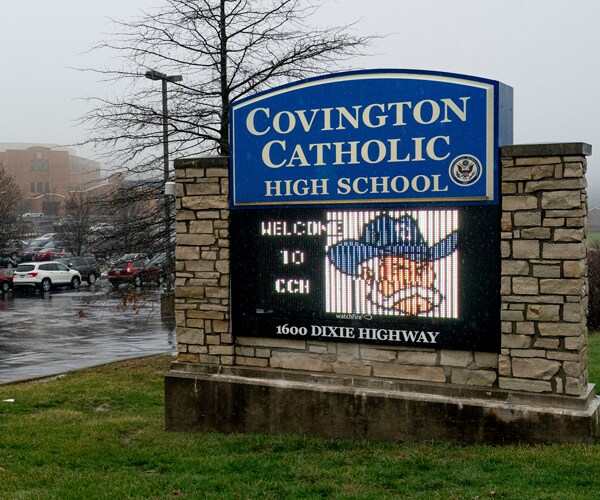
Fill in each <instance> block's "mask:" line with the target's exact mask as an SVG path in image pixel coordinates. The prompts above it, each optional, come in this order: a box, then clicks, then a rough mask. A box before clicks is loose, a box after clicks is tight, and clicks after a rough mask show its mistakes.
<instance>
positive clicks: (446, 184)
mask: <svg viewBox="0 0 600 500" xmlns="http://www.w3.org/2000/svg"><path fill="white" fill-rule="evenodd" d="M511 142H512V89H511V88H510V87H507V86H505V85H503V84H501V83H499V82H496V81H492V80H485V79H481V78H474V77H469V76H463V75H454V74H446V73H431V72H422V71H419V72H417V71H404V70H372V71H358V72H348V73H339V74H333V75H328V76H326V77H323V78H313V79H308V80H303V81H300V82H297V83H294V84H291V85H285V86H282V87H278V88H275V89H273V90H270V91H267V92H264V93H261V94H258V95H256V96H253V97H249V98H245V99H240V100H238V101H235V102H234V103H232V105H231V109H230V151H231V157H230V161H231V207H232V208H251V207H260V206H269V205H274V206H286V205H289V206H314V205H331V204H336V205H342V204H346V205H355V204H365V203H379V204H381V203H384V204H387V203H411V204H415V203H417V204H420V203H432V202H436V203H444V204H447V205H448V204H454V205H456V204H473V203H475V204H496V203H498V198H499V197H498V193H499V181H498V179H499V170H500V167H499V158H498V148H499V146H501V145H505V144H510V143H511Z"/></svg>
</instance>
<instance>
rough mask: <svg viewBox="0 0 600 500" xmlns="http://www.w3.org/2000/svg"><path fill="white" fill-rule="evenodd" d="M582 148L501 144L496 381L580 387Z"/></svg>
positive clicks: (534, 388) (575, 390)
mask: <svg viewBox="0 0 600 500" xmlns="http://www.w3.org/2000/svg"><path fill="white" fill-rule="evenodd" d="M560 146H562V147H560ZM589 153H590V149H589V146H587V145H585V144H564V145H537V146H536V145H531V146H510V147H505V148H503V149H502V154H503V156H502V223H501V231H502V233H501V234H502V243H501V254H502V284H501V296H502V313H501V314H502V351H501V353H500V357H499V363H498V375H499V387H500V388H501V389H509V390H522V391H531V392H550V393H555V394H566V395H580V394H583V393H584V392H585V390H586V388H587V383H588V380H587V323H586V320H587V303H588V294H587V279H586V277H587V267H586V266H587V197H586V181H585V171H586V158H585V157H586V155H587V154H589Z"/></svg>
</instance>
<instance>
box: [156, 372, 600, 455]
mask: <svg viewBox="0 0 600 500" xmlns="http://www.w3.org/2000/svg"><path fill="white" fill-rule="evenodd" d="M210 371H211V368H210V367H206V366H198V365H194V366H192V365H188V366H185V364H183V363H175V364H174V365H173V369H172V370H171V371H170V372H169V373H167V375H166V377H165V407H166V409H165V424H166V429H167V430H171V431H213V432H224V433H253V432H256V433H269V434H287V433H290V434H302V435H310V436H317V437H322V438H343V439H370V440H377V441H432V440H433V441H448V442H455V443H465V444H475V443H490V444H502V443H529V444H534V443H592V442H594V439H595V437H596V436H598V435H600V432H599V431H600V421H599V406H600V398H599V397H595V396H594V393H595V391H594V386H591V385H590V386H589V390H588V391H587V393H586V394H585V395H584V396H581V397H579V398H569V397H561V396H551V395H546V396H545V397H544V395H535V394H534V395H528V394H526V393H522V394H521V395H520V396H518V397H517V400H519V401H520V402H518V403H515V402H511V401H510V400H511V399H512V400H513V401H514V398H515V394H517V393H515V391H510V392H509V391H501V390H497V389H495V390H484V389H476V388H474V389H471V390H469V389H467V390H465V389H464V388H457V387H455V388H453V387H448V386H445V387H442V386H441V385H438V384H422V383H421V384H418V385H420V386H421V389H423V390H422V391H421V392H419V393H417V392H408V391H406V390H405V389H406V388H407V387H408V386H409V385H410V388H411V389H414V388H415V387H414V384H410V383H408V384H403V383H402V382H399V381H395V380H389V381H385V380H383V381H382V380H378V381H369V380H366V379H364V380H361V379H360V378H356V377H354V378H350V377H344V376H335V375H327V376H323V375H317V376H315V375H314V374H308V373H306V374H297V373H295V374H293V375H291V376H290V373H289V372H283V371H278V370H269V369H264V370H256V369H252V370H244V369H240V368H229V369H228V370H225V371H226V373H224V372H223V367H221V372H220V373H210ZM453 391H454V393H453ZM443 392H446V394H442V393H443ZM479 396H480V397H479ZM505 396H506V397H505ZM527 396H532V398H531V400H532V401H533V404H525V401H526V400H527ZM484 397H485V399H484ZM540 403H542V404H540Z"/></svg>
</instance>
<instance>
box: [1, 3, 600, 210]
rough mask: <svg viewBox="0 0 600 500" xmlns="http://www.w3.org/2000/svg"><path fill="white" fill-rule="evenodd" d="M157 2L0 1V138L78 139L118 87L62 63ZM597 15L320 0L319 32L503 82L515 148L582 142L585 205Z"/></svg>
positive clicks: (375, 53) (385, 58) (397, 58)
mask: <svg viewBox="0 0 600 500" xmlns="http://www.w3.org/2000/svg"><path fill="white" fill-rule="evenodd" d="M161 4H162V2H161V0H125V1H123V0H102V1H97V0H92V1H90V0H86V1H74V0H52V1H48V0H27V1H19V2H16V1H11V2H2V5H1V11H0V43H1V44H2V51H0V61H1V68H2V87H1V89H2V92H0V110H1V113H2V116H1V119H0V142H36V143H57V144H72V143H76V142H78V141H79V140H81V139H82V138H83V134H82V130H81V128H80V127H78V126H76V121H77V119H78V118H79V117H81V116H82V115H83V114H84V113H85V111H86V110H87V109H88V103H87V102H86V100H85V98H86V97H89V96H95V97H102V96H105V95H110V94H112V93H114V92H120V91H121V89H118V88H114V87H112V86H110V85H107V84H106V82H102V81H101V79H100V77H99V76H97V75H94V74H91V73H85V72H80V71H77V70H75V69H73V68H83V67H103V66H111V65H113V66H114V65H115V64H116V61H115V60H111V59H110V58H109V57H108V54H106V53H104V54H101V53H98V52H91V53H90V52H89V50H88V49H89V48H90V47H91V46H92V45H93V44H94V43H96V42H98V41H100V40H102V39H103V38H104V36H105V35H104V34H105V33H108V32H110V31H111V30H112V29H114V28H112V27H111V25H110V22H109V19H108V18H110V17H112V18H116V19H131V18H132V17H135V16H137V15H138V14H139V11H140V9H141V8H144V9H145V10H147V11H151V10H152V9H153V8H154V7H155V6H157V5H161ZM599 19H600V2H598V0H571V1H569V0H526V1H523V0H452V1H449V0H420V1H419V2H415V1H414V0H410V1H408V0H369V1H368V2H365V1H364V0H330V1H329V2H328V3H327V4H326V5H325V7H324V8H323V9H322V11H321V16H320V22H321V23H322V24H323V25H327V24H335V25H339V24H344V23H349V22H352V21H356V20H358V24H357V25H356V26H355V27H354V29H355V30H356V32H357V34H379V35H386V36H385V38H383V39H381V40H379V41H377V42H376V43H375V45H374V46H373V47H372V48H370V49H369V52H370V56H369V57H366V58H361V59H358V60H355V61H353V62H352V65H353V66H354V67H355V68H400V69H424V70H432V71H445V72H451V73H460V74H465V75H472V76H478V77H482V78H489V79H492V80H499V81H501V82H503V83H505V84H507V85H510V86H511V87H513V89H514V143H515V144H527V143H540V142H543V143H547V142H587V143H589V144H591V145H592V147H593V150H592V156H591V157H590V158H589V159H588V184H589V193H590V196H591V197H592V203H593V204H600V189H599V188H600V171H599V169H600V160H599V159H597V158H595V156H598V158H600V127H599V126H598V125H597V121H598V116H599V115H600V99H597V98H596V93H597V88H598V83H599V82H600V58H599V57H598V54H599V53H600V50H599V49H600V37H598V35H597V34H596V33H597V23H598V20H599ZM148 83H149V84H152V82H148ZM78 152H79V153H80V154H83V155H85V154H86V153H87V152H86V151H85V150H81V149H80V150H78ZM596 193H598V195H596ZM596 198H598V201H595V199H596Z"/></svg>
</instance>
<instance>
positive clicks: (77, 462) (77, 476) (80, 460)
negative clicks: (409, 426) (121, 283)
mask: <svg viewBox="0 0 600 500" xmlns="http://www.w3.org/2000/svg"><path fill="white" fill-rule="evenodd" d="M170 361H171V358H170V357H168V356H157V357H151V358H144V359H139V360H132V361H126V362H119V363H115V364H111V365H106V366H102V367H98V368H93V369H88V370H81V371H77V372H72V373H68V374H66V375H64V376H61V377H57V378H51V379H46V380H41V381H36V382H24V383H18V384H12V385H0V498H1V499H36V500H38V499H61V500H62V499H78V500H79V499H96V498H98V499H101V498H107V499H108V498H110V499H126V498H130V499H138V498H139V499H142V498H143V499H146V498H151V499H173V498H185V499H199V498H208V499H235V500H245V499H288V498H290V499H296V498H300V499H312V498H334V499H342V498H343V499H355V498H357V499H382V498H424V499H425V498H426V499H429V498H450V499H458V498H461V499H462V498H469V499H474V498H478V499H484V498H515V499H522V498H536V499H537V498H561V499H575V498H581V499H591V498H600V444H596V445H587V446H584V445H581V446H579V445H574V446H556V445H548V446H535V447H531V446H496V447H489V446H458V445H449V444H439V443H418V444H415V443H406V444H394V443H383V444H382V443H372V442H365V441H341V440H320V439H312V438H305V437H298V436H266V435H218V434H210V433H198V434H183V433H167V432H165V431H164V430H163V423H164V408H163V397H164V393H163V374H164V372H165V371H166V369H167V368H168V366H169V363H170ZM590 365H591V370H590V374H591V376H590V378H591V380H592V381H593V382H597V381H600V334H596V335H592V336H591V337H590ZM6 399H14V402H7V401H3V400H6Z"/></svg>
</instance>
